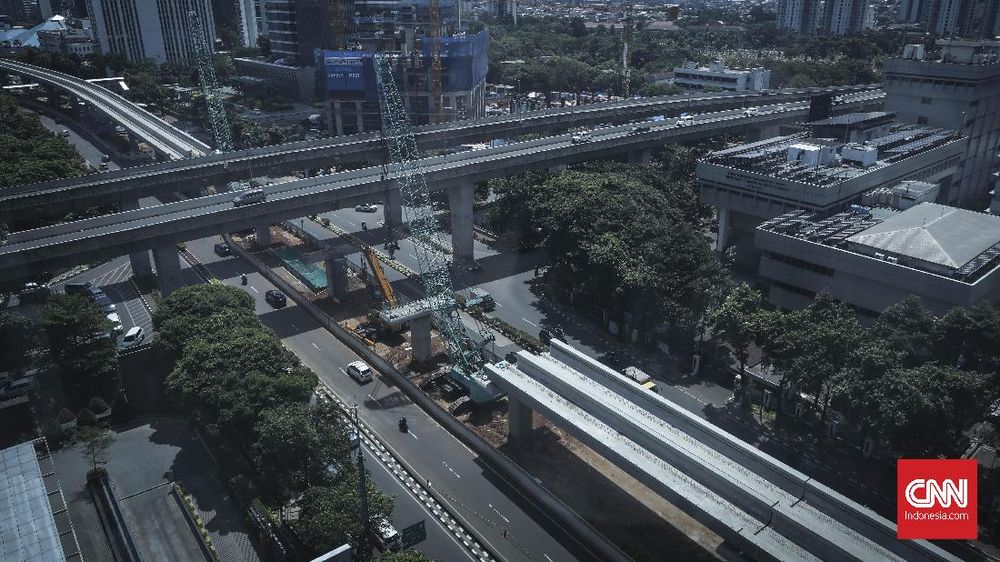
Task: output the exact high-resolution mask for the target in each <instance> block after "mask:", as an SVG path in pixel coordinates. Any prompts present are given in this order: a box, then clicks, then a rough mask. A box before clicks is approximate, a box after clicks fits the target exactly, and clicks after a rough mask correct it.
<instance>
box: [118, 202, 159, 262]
mask: <svg viewBox="0 0 1000 562" xmlns="http://www.w3.org/2000/svg"><path fill="white" fill-rule="evenodd" d="M120 206H121V209H122V211H123V212H124V211H134V210H136V209H138V208H139V199H138V198H136V197H128V198H125V199H122V202H121V205H120ZM128 261H129V263H131V264H132V275H133V276H135V277H146V276H149V275H152V274H153V264H152V263H151V262H150V261H149V250H140V251H137V252H131V253H129V255H128Z"/></svg>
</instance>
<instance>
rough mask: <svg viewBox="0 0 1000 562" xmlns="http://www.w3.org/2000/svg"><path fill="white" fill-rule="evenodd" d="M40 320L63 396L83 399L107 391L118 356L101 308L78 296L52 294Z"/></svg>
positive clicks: (104, 393)
mask: <svg viewBox="0 0 1000 562" xmlns="http://www.w3.org/2000/svg"><path fill="white" fill-rule="evenodd" d="M42 321H43V322H44V324H45V332H46V334H47V335H48V343H49V348H50V349H51V350H52V353H53V354H54V356H55V359H56V362H57V363H58V364H59V366H60V369H61V373H60V374H61V376H62V380H63V384H64V385H65V386H66V387H67V394H68V395H70V396H76V397H78V399H79V400H86V397H87V396H95V395H106V394H107V393H108V392H110V391H111V383H112V381H113V377H114V373H115V371H116V369H117V364H118V355H117V351H116V350H115V342H114V340H113V339H112V338H110V337H109V335H108V334H109V332H110V330H111V322H110V321H109V320H108V319H107V318H106V317H105V315H104V313H103V312H101V308H100V307H99V306H97V304H95V303H94V302H92V301H91V300H89V299H87V298H85V297H82V296H79V295H53V296H52V298H50V299H49V302H48V303H47V304H46V305H45V306H44V307H43V308H42Z"/></svg>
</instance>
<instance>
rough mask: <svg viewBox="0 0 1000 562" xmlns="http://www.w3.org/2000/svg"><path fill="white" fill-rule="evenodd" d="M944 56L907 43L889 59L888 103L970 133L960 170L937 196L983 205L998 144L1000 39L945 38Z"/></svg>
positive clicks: (905, 118) (906, 117)
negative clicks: (931, 55) (931, 57)
mask: <svg viewBox="0 0 1000 562" xmlns="http://www.w3.org/2000/svg"><path fill="white" fill-rule="evenodd" d="M938 44H939V45H940V46H941V48H942V50H941V57H940V58H939V59H937V60H929V59H927V58H925V57H924V50H923V46H922V45H907V46H906V48H904V53H903V56H902V57H901V58H895V59H890V60H887V61H886V63H885V70H884V78H883V81H882V88H883V89H884V90H885V93H886V108H888V109H890V110H892V111H893V112H895V113H896V115H897V116H898V118H899V120H900V121H902V122H905V123H912V124H915V125H927V126H931V127H941V128H945V129H951V130H955V131H959V132H961V133H962V134H963V135H965V136H967V137H968V138H969V145H968V149H967V151H966V154H965V157H964V158H963V160H962V163H961V164H960V168H959V173H958V174H957V176H956V177H955V180H954V181H953V182H952V183H951V185H949V186H942V190H941V198H940V200H939V202H941V203H946V204H950V205H957V206H962V207H972V208H977V209H983V208H985V207H986V205H987V204H988V200H989V195H988V193H989V191H990V190H991V189H992V183H993V172H994V170H995V169H996V158H997V149H998V147H1000V43H996V42H985V41H964V40H952V39H942V40H939V41H938Z"/></svg>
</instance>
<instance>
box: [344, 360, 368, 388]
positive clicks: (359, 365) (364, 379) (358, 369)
mask: <svg viewBox="0 0 1000 562" xmlns="http://www.w3.org/2000/svg"><path fill="white" fill-rule="evenodd" d="M347 374H348V375H349V376H350V377H351V378H352V379H354V380H355V381H357V383H358V384H365V383H369V382H372V368H371V367H369V366H368V364H367V363H365V362H364V361H352V362H351V363H350V364H348V365H347Z"/></svg>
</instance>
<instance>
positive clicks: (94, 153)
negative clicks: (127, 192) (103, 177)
mask: <svg viewBox="0 0 1000 562" xmlns="http://www.w3.org/2000/svg"><path fill="white" fill-rule="evenodd" d="M38 118H39V119H40V120H41V122H42V126H44V127H45V128H46V129H48V130H50V131H52V132H53V133H56V134H59V133H61V132H62V131H67V132H68V133H69V136H67V137H65V138H66V142H68V143H69V144H71V145H72V146H73V148H75V149H76V151H77V152H79V153H80V156H83V159H84V160H86V161H87V162H88V163H90V164H91V165H93V166H94V169H95V170H97V169H100V166H101V156H102V155H103V153H102V152H101V150H100V149H99V148H97V147H96V146H94V145H93V144H92V143H90V142H88V141H87V140H86V139H84V138H83V137H81V136H80V135H79V133H77V132H76V131H74V130H73V129H72V128H71V127H70V126H69V125H67V124H63V123H60V122H58V121H56V120H55V119H53V118H51V117H48V116H46V115H39V116H38ZM108 156H112V155H110V154H109V155H108ZM107 164H108V169H109V170H118V169H120V166H119V165H118V164H117V163H116V162H115V161H114V160H113V159H112V160H110V161H108V163H107Z"/></svg>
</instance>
